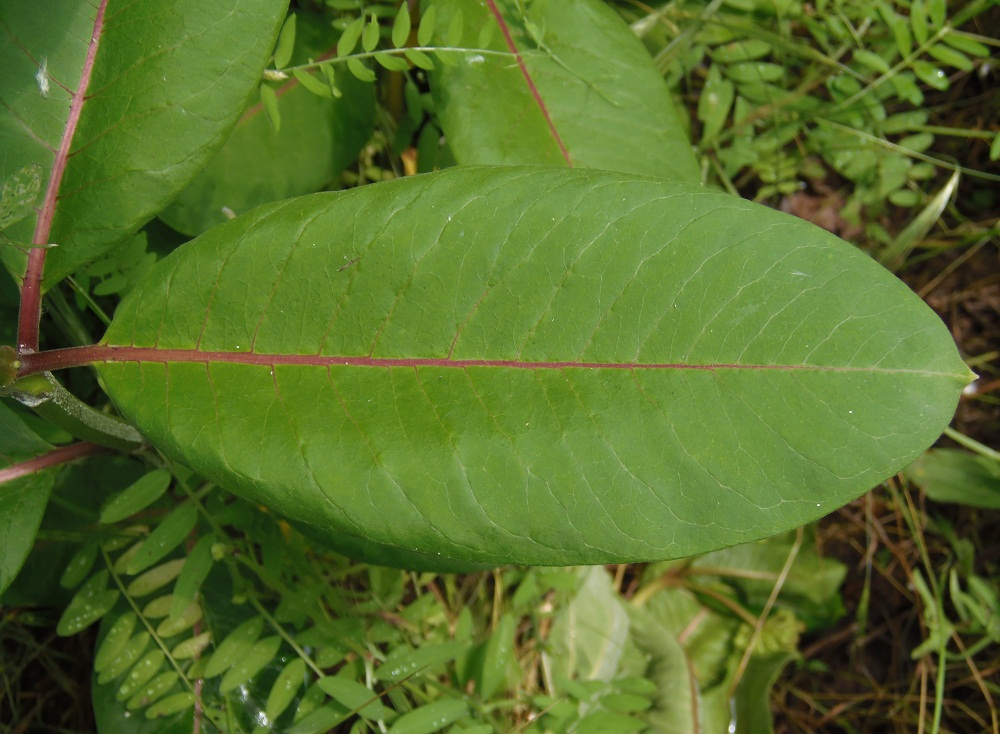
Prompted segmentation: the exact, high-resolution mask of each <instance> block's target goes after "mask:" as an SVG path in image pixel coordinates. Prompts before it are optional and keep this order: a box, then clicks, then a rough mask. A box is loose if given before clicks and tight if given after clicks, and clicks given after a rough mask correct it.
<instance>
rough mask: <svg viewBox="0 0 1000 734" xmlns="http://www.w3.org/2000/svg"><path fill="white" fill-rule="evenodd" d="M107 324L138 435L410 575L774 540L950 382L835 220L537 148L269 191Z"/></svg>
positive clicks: (927, 428)
mask: <svg viewBox="0 0 1000 734" xmlns="http://www.w3.org/2000/svg"><path fill="white" fill-rule="evenodd" d="M105 344H106V345H108V346H109V347H112V346H118V347H122V349H121V350H117V351H116V350H114V349H110V348H109V349H106V351H105V352H104V353H103V356H102V358H103V359H107V360H108V361H106V362H99V363H98V368H99V370H100V372H101V374H102V376H103V377H104V379H105V382H106V384H107V387H108V390H109V393H110V394H111V396H112V398H113V399H114V400H115V402H116V403H117V404H118V406H119V407H120V408H121V410H122V411H123V412H124V413H125V415H126V416H128V417H129V418H130V419H131V420H132V421H133V422H135V424H136V425H137V426H138V427H139V428H140V430H141V431H143V432H144V433H145V434H146V436H147V437H148V438H149V439H150V440H151V441H153V443H154V444H156V445H157V446H159V447H160V448H161V449H163V450H164V451H166V452H167V453H168V454H171V455H173V456H175V457H177V458H179V459H181V460H182V461H184V462H186V463H188V464H189V465H190V466H191V467H192V468H194V469H195V470H196V471H198V472H199V473H201V474H202V475H204V476H205V477H207V478H209V479H211V480H212V481H215V482H218V483H219V484H221V485H222V486H225V487H227V488H229V489H230V490H232V491H234V492H236V493H238V494H241V495H244V496H247V497H250V498H252V499H254V500H255V501H259V502H263V503H265V504H268V505H270V506H272V507H274V508H275V509H276V510H278V511H279V512H281V513H284V514H286V515H288V516H289V517H291V518H294V519H297V520H301V521H304V522H308V523H311V524H312V525H315V526H318V527H322V528H325V529H326V530H327V532H328V534H329V535H330V536H331V537H332V541H333V542H334V543H335V544H336V543H339V544H340V546H341V547H345V548H349V549H350V550H351V552H352V554H353V555H356V556H358V555H360V556H366V557H368V558H370V559H372V560H376V561H380V562H383V563H390V564H391V563H397V564H398V563H405V564H408V565H434V562H435V559H437V558H440V559H454V560H457V561H460V562H471V563H485V564H489V563H492V564H498V563H526V564H578V563H607V562H611V561H623V560H639V559H652V558H666V557H677V556H682V555H690V554H693V553H696V552H701V551H705V550H708V549H711V548H718V547H722V546H727V545H732V544H735V543H739V542H745V541H748V540H751V539H754V538H759V537H764V536H766V535H771V534H775V533H777V532H780V531H782V530H785V529H788V528H790V527H794V526H796V525H798V524H801V523H803V522H807V521H809V520H811V519H814V518H815V517H818V516H820V515H822V514H825V512H827V511H829V510H831V509H833V508H834V507H836V506H839V505H840V504H843V503H844V502H847V501H849V500H850V499H852V498H853V497H854V496H857V495H858V494H860V493H862V492H863V491H865V490H866V489H868V488H870V487H871V486H873V485H874V484H875V483H877V482H878V481H880V480H881V479H883V478H884V477H885V476H888V475H890V474H892V473H893V472H895V471H898V470H899V469H900V468H902V466H904V465H905V464H906V463H908V462H909V461H910V460H912V458H914V457H915V456H916V455H918V454H919V453H920V451H922V450H923V448H925V447H926V446H927V445H928V444H929V443H930V442H931V441H933V439H934V438H936V437H937V435H938V434H939V433H940V431H941V430H942V429H943V427H944V425H945V424H946V423H947V421H948V420H949V419H950V417H951V414H952V412H953V410H954V406H955V403H956V401H957V398H958V394H959V391H960V389H961V387H962V386H963V385H964V383H965V382H966V381H967V379H968V372H967V370H966V368H965V366H964V364H963V363H962V362H961V360H960V359H959V357H958V354H957V351H956V349H955V347H954V344H953V342H952V341H951V339H950V336H949V334H948V332H947V330H946V329H945V328H944V327H943V325H942V324H941V323H940V321H938V320H937V317H936V316H935V315H934V314H933V312H931V311H930V310H929V309H928V308H927V307H926V306H925V305H924V304H922V303H921V302H920V301H919V299H918V298H917V297H916V296H915V295H913V294H912V293H911V292H910V291H909V290H908V289H907V288H906V287H905V286H904V285H903V284H901V283H900V282H899V281H897V280H896V279H895V278H894V277H893V276H891V275H890V274H889V273H888V272H887V271H884V270H882V269H881V268H880V267H879V266H877V265H876V264H875V263H873V262H872V261H871V260H870V259H869V258H868V257H867V256H866V255H864V254H862V253H860V252H858V251H856V250H855V249H854V248H852V247H850V246H849V245H847V244H846V243H843V242H841V241H840V240H838V239H837V238H835V237H833V236H832V235H829V234H828V233H826V232H823V231H822V230H819V229H818V228H816V227H814V226H812V225H809V224H807V223H804V222H801V221H799V220H796V219H794V218H791V217H787V216H785V215H782V214H780V213H776V212H773V211H770V210H767V209H765V208H763V207H759V206H757V205H754V204H750V203H748V202H744V201H742V200H739V199H736V198H734V197H730V196H727V195H724V194H715V193H710V192H705V191H703V190H701V189H699V188H697V187H691V186H688V185H684V184H678V183H668V182H661V181H655V180H650V179H642V178H635V177H630V176H627V175H619V174H612V173H607V172H601V171H585V170H569V169H549V168H490V167H482V168H470V169H451V170H448V171H444V172H441V173H438V174H431V175H426V176H420V177H414V178H409V179H405V180H402V181H397V182H392V183H390V184H380V185H377V186H369V187H364V188H363V189H358V190H353V191H349V192H344V193H342V194H332V195H331V194H320V195H316V196H313V197H305V198H303V199H299V200H295V201H289V202H284V203H281V204H276V205H270V206H265V207H262V208H261V209H258V210H256V211H255V212H252V213H250V214H248V215H246V216H244V217H240V218H238V219H236V220H234V221H232V222H229V223H226V224H224V225H221V226H220V227H217V228H215V229H213V230H211V231H210V232H208V233H206V234H205V235H203V236H202V237H201V238H199V239H198V240H196V241H195V242H194V243H191V244H190V245H187V246H185V247H182V248H181V249H180V250H179V251H178V252H177V253H175V254H174V255H172V256H171V257H169V258H167V259H166V260H164V261H163V262H162V263H161V264H158V265H157V266H156V268H154V270H153V271H152V273H151V275H150V277H149V278H148V279H147V280H146V281H145V282H144V283H143V284H142V285H140V286H139V287H138V288H137V289H136V290H135V291H134V292H133V293H132V294H131V296H130V297H129V298H128V299H127V300H126V301H125V302H123V304H122V306H121V307H120V308H119V311H118V313H117V314H116V316H115V319H114V322H113V323H112V326H111V328H110V329H109V332H108V334H107V336H106V338H105ZM125 347H128V348H127V349H126V348H125ZM133 348H135V349H133ZM463 360H464V361H463ZM306 362H308V363H306ZM407 554H409V555H407ZM401 558H403V560H400V559H401Z"/></svg>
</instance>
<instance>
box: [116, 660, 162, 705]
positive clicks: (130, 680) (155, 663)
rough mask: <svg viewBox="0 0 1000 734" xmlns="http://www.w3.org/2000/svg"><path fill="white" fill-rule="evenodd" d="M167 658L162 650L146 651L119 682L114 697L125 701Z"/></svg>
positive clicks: (149, 678) (150, 677) (154, 673)
mask: <svg viewBox="0 0 1000 734" xmlns="http://www.w3.org/2000/svg"><path fill="white" fill-rule="evenodd" d="M166 659H167V656H166V655H164V654H163V650H161V649H159V648H155V649H153V650H150V651H149V652H148V653H146V654H145V655H144V656H143V657H142V659H140V660H139V662H137V663H136V664H135V665H133V666H132V669H131V670H130V671H129V672H128V675H127V676H125V680H123V681H122V682H121V685H120V686H118V692H117V693H115V698H117V699H118V700H119V701H125V700H127V699H129V698H131V697H132V696H133V695H134V694H135V693H136V691H138V690H139V688H140V687H141V686H142V685H144V684H145V683H147V682H148V681H149V680H151V679H152V677H153V676H154V675H156V673H157V671H159V669H160V667H161V666H162V665H163V662H164V661H165V660H166Z"/></svg>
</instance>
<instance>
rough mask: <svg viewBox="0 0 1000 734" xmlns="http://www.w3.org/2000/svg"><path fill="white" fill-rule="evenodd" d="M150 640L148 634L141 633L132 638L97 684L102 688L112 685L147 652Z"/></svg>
mask: <svg viewBox="0 0 1000 734" xmlns="http://www.w3.org/2000/svg"><path fill="white" fill-rule="evenodd" d="M150 639H151V638H150V636H149V633H148V632H139V633H137V634H136V635H134V636H133V637H131V638H130V639H129V640H128V642H127V643H125V647H123V648H122V650H121V652H119V653H118V655H117V657H115V658H114V659H113V660H111V662H109V663H108V664H107V666H106V667H105V668H104V669H103V670H102V671H101V672H100V675H98V676H97V683H98V684H99V685H102V686H103V685H105V684H107V683H110V682H111V681H113V680H114V679H115V678H117V677H118V676H120V675H122V674H123V673H124V672H125V671H126V670H128V669H129V668H131V667H132V666H133V665H134V664H135V662H136V661H137V660H139V658H140V657H142V654H143V653H144V652H146V648H147V647H148V646H149V641H150Z"/></svg>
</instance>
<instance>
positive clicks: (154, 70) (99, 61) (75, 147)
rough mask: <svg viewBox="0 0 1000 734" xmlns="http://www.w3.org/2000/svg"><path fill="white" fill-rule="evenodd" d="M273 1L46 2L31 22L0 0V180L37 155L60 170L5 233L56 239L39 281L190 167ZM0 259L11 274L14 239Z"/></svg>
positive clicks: (121, 226)
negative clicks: (41, 202) (51, 191)
mask: <svg viewBox="0 0 1000 734" xmlns="http://www.w3.org/2000/svg"><path fill="white" fill-rule="evenodd" d="M286 10H287V2H281V1H280V0H250V1H249V2H243V1H242V0H241V1H240V2H236V1H235V0H224V1H222V2H211V3H204V2H201V1H200V0H179V2H176V3H172V4H171V6H170V12H169V13H162V12H159V8H157V7H154V6H152V5H148V4H145V3H131V4H125V5H123V6H121V7H110V8H105V5H104V4H100V3H77V2H59V3H58V4H56V5H52V6H47V9H46V12H47V13H48V14H49V16H50V18H49V19H51V20H53V22H39V17H38V8H37V7H35V6H33V5H32V4H31V3H23V2H16V0H14V1H9V2H5V3H4V9H3V26H4V33H5V38H6V39H7V42H6V43H4V44H2V48H0V68H3V70H4V73H3V75H2V77H0V100H2V104H0V111H2V112H0V116H2V117H3V118H4V120H3V123H2V126H3V129H4V130H5V131H6V132H5V138H4V146H3V147H4V155H3V157H2V159H0V180H4V181H5V180H7V178H8V177H9V176H10V175H11V174H12V173H13V172H15V171H19V170H21V169H23V168H24V167H25V166H28V165H39V166H41V167H42V169H43V174H42V186H43V187H47V186H49V183H50V182H49V179H50V177H51V176H52V175H53V173H55V174H57V175H58V174H59V172H60V171H63V172H62V176H61V179H60V181H57V182H55V187H56V189H55V190H57V191H58V196H57V197H55V198H54V199H53V200H52V201H51V203H50V205H49V206H48V208H46V207H45V206H39V207H38V208H37V213H35V212H33V213H32V214H30V215H29V216H26V217H24V218H23V219H22V220H21V221H19V222H17V223H16V224H14V225H13V226H11V227H10V228H9V229H7V231H6V232H5V234H6V235H7V236H8V237H9V238H10V239H11V240H13V241H15V242H32V241H36V240H37V241H41V242H45V243H57V244H58V245H59V247H56V248H52V249H51V250H49V251H48V252H47V254H46V260H45V280H46V282H47V283H49V284H51V283H55V282H57V281H58V280H59V279H61V278H63V277H65V276H66V275H68V274H69V273H71V272H73V271H75V270H77V269H78V268H79V267H80V266H81V265H83V264H85V263H86V262H88V261H90V260H93V259H95V258H96V257H98V256H100V255H101V254H103V253H104V252H106V251H107V250H109V249H110V248H111V247H113V246H114V245H116V244H117V243H119V242H121V241H122V240H124V239H125V238H126V237H128V236H129V235H130V234H131V233H132V232H134V231H136V230H137V229H138V228H139V227H140V226H141V225H142V224H144V223H145V222H146V221H148V220H149V219H150V218H151V217H152V216H153V215H155V214H156V212H157V211H158V210H159V209H161V208H163V206H165V205H166V204H167V203H168V202H169V201H170V200H171V199H172V198H173V196H174V195H175V194H176V193H177V192H178V191H179V190H180V189H181V188H183V187H184V185H185V184H186V183H187V182H188V181H189V180H190V179H191V178H192V177H193V176H194V175H195V174H196V173H197V172H198V170H199V169H200V168H201V167H202V166H203V165H204V164H205V162H206V161H207V160H208V159H209V157H210V156H211V154H212V153H213V152H214V150H215V149H216V148H217V147H218V146H219V145H221V144H222V141H223V139H224V138H225V134H226V132H227V131H228V130H229V129H230V128H232V126H233V125H235V124H236V121H237V119H238V118H239V116H240V114H241V113H242V111H243V108H244V106H245V104H246V101H247V99H248V98H249V96H250V95H251V94H252V93H253V89H254V88H255V86H256V84H257V82H258V80H259V79H260V75H261V72H262V71H263V69H264V65H265V64H266V62H267V60H268V59H269V58H270V57H271V50H272V48H273V44H274V40H275V35H276V34H277V31H278V28H279V27H280V25H281V22H282V20H283V19H284V16H285V12H286ZM88 54H90V58H91V60H92V64H88V63H87V59H88ZM84 92H85V95H84ZM74 94H79V95H80V101H79V103H74V104H73V105H71V104H70V102H71V100H72V99H73V96H74ZM61 143H71V145H61ZM70 151H72V153H71V154H70ZM63 165H64V166H65V168H63ZM122 191H127V192H128V195H127V196H122V195H121V192H122ZM49 222H51V227H49V226H48V223H49ZM36 230H37V231H36ZM0 259H2V260H3V261H4V263H5V264H6V265H7V267H8V269H10V270H11V272H13V273H15V274H18V275H20V274H22V273H23V272H24V267H25V263H26V255H25V253H24V252H22V251H21V250H19V249H18V248H13V247H0Z"/></svg>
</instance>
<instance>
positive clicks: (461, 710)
mask: <svg viewBox="0 0 1000 734" xmlns="http://www.w3.org/2000/svg"><path fill="white" fill-rule="evenodd" d="M468 712H469V709H468V707H467V706H466V705H465V703H463V702H462V701H452V700H447V699H443V700H439V701H434V702H433V703H428V704H426V705H424V706H421V707H420V708H417V709H414V710H413V711H410V712H408V713H406V714H403V715H402V716H400V717H399V718H398V719H397V720H396V722H395V723H394V724H393V725H392V726H390V727H389V734H432V733H433V732H436V731H441V729H443V728H445V727H446V726H448V725H449V724H452V723H454V722H456V721H458V720H459V719H461V718H462V717H463V716H466V715H467V714H468Z"/></svg>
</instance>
